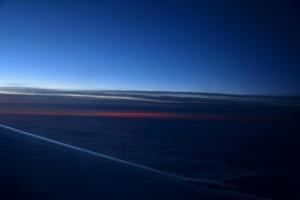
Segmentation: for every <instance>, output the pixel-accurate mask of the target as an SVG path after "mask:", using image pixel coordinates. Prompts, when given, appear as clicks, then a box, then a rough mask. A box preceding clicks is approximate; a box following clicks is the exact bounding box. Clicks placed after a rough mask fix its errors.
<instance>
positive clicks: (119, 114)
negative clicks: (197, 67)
mask: <svg viewBox="0 0 300 200" xmlns="http://www.w3.org/2000/svg"><path fill="white" fill-rule="evenodd" d="M0 114H3V115H4V114H5V115H49V116H51V115H53V116H86V117H114V118H157V119H187V120H238V119H239V118H238V117H237V116H231V115H218V114H205V113H195V114H192V113H175V112H145V111H140V112H137V111H81V110H57V109H53V110H50V109H48V110H47V109H41V110H37V109H0Z"/></svg>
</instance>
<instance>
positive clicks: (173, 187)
mask: <svg viewBox="0 0 300 200" xmlns="http://www.w3.org/2000/svg"><path fill="white" fill-rule="evenodd" d="M0 147H1V149H0V160H1V166H0V177H1V179H0V186H1V187H0V191H1V193H0V195H1V199H149V200H150V199H151V200H152V199H174V200H175V199H211V200H225V199H227V200H238V199H240V200H251V199H253V200H254V199H258V198H255V197H251V196H249V195H243V194H241V193H237V192H234V191H230V190H216V189H210V188H209V187H208V188H207V187H205V186H204V187H201V186H199V185H197V186H196V185H192V184H191V183H188V182H185V181H184V180H181V179H180V178H177V177H172V176H169V175H167V174H164V173H160V172H156V171H153V170H151V169H147V168H143V167H139V166H136V165H134V164H130V163H126V162H122V161H120V160H116V159H113V158H109V157H106V156H103V155H101V154H96V153H93V152H89V151H85V150H81V149H78V148H76V147H72V146H69V145H65V144H63V143H58V142H55V141H51V140H47V139H44V138H41V137H39V136H38V137H36V136H35V135H30V134H28V133H26V132H21V131H18V130H15V129H10V128H8V127H5V126H0Z"/></svg>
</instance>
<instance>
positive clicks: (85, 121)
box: [0, 92, 300, 200]
mask: <svg viewBox="0 0 300 200" xmlns="http://www.w3.org/2000/svg"><path fill="white" fill-rule="evenodd" d="M76 95H77V96H76ZM76 95H75V96H74V95H73V94H72V95H65V94H63V95H62V94H61V93H60V94H55V95H52V94H51V95H48V93H46V95H45V94H43V95H41V94H34V95H21V94H17V95H11V94H2V95H0V123H1V124H5V125H8V126H11V127H14V128H17V129H20V130H25V131H28V132H31V133H34V134H38V135H40V136H43V137H47V138H50V139H54V140H56V141H60V142H64V143H67V144H71V145H75V146H79V147H81V148H84V149H88V150H91V151H94V152H97V153H101V154H105V155H109V156H112V157H115V158H119V159H122V160H126V161H130V162H132V163H137V164H140V165H143V166H147V167H151V168H154V169H158V170H160V171H164V172H166V173H169V174H174V175H176V176H179V177H184V178H187V179H189V182H193V184H194V185H199V184H200V186H203V183H204V182H206V183H208V182H214V183H215V182H217V183H220V184H221V185H222V184H230V185H231V186H232V187H234V188H235V190H238V191H240V192H243V193H248V194H251V195H255V196H260V197H264V198H267V199H274V200H288V199H300V197H299V193H298V191H299V189H300V188H299V185H300V184H299V182H300V181H299V180H300V171H299V168H300V159H299V155H300V145H299V144H300V137H299V133H300V126H299V124H300V106H299V102H300V101H299V98H283V97H282V98H281V97H278V98H276V99H274V98H270V97H251V98H250V97H244V96H241V97H236V96H224V95H223V96H222V95H215V96H214V95H210V96H207V95H206V96H205V95H201V94H198V96H197V95H195V94H193V95H191V94H164V93H159V94H156V93H150V94H143V93H125V94H119V93H118V92H109V93H105V94H104V93H103V94H102V93H99V94H98V93H95V94H94V93H92V95H90V94H89V95H86V94H81V93H78V94H76ZM14 148H16V149H17V150H19V147H18V143H16V145H15V146H14ZM3 151H4V150H3ZM28 151H29V150H28ZM58 165H60V164H58ZM80 173H83V172H80ZM99 173H100V172H99ZM206 185H207V184H206ZM215 186H216V185H214V187H215Z"/></svg>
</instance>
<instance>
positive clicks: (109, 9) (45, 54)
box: [0, 0, 300, 94]
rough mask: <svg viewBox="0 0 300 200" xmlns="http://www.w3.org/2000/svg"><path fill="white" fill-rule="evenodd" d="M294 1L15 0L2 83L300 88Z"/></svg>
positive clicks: (246, 90)
mask: <svg viewBox="0 0 300 200" xmlns="http://www.w3.org/2000/svg"><path fill="white" fill-rule="evenodd" d="M297 13H298V9H297V5H293V3H290V2H288V1H282V2H277V1H274V0H272V1H271V0H270V1H264V0H251V1H247V0H244V1H239V0H236V1H227V0H224V1H204V0H203V1H201V0H195V1H188V0H182V1H175V0H169V1H162V0H160V1H155V0H152V1H144V0H142V1H139V0H136V1H131V0H128V1H125V0H124V1H121V0H120V1H115V0H107V1H104V0H103V1H101V0H99V1H88V0H82V1H77V0H69V1H66V0H65V1H64V0H60V1H58V0H52V1H50V0H49V1H47V0H44V1H40V0H36V1H35V0H27V1H24V0H23V1H22V0H19V1H17V0H7V1H2V2H1V4H0V25H1V26H0V86H30V87H31V86H33V87H47V88H62V89H65V88H72V89H74V88H75V89H76V88H78V89H122V90H128V89H129V90H168V91H195V92H217V93H218V92H221V93H238V94H300V78H299V75H300V67H299V63H300V62H299V43H300V40H299V35H300V31H299V30H300V29H299V24H300V23H299V22H300V21H299V19H300V17H299V15H298V14H297Z"/></svg>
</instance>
